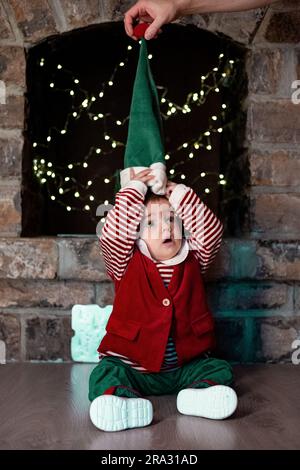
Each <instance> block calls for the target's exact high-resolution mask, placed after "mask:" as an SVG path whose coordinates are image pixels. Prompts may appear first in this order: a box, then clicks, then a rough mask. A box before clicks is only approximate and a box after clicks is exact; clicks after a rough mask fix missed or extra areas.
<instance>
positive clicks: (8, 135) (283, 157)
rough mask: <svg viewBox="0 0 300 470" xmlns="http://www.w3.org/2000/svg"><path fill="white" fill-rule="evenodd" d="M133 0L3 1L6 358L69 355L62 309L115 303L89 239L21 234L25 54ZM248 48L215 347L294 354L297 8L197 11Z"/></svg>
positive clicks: (111, 16) (0, 67)
mask: <svg viewBox="0 0 300 470" xmlns="http://www.w3.org/2000/svg"><path fill="white" fill-rule="evenodd" d="M130 3H131V2H126V1H121V2H119V1H108V0H107V1H102V2H95V1H93V0H80V1H79V0H77V1H69V0H49V1H46V0H32V1H30V2H23V1H21V0H9V1H8V0H0V80H3V82H4V83H5V87H6V102H5V104H0V339H2V340H4V341H5V342H6V349H7V360H9V361H28V360H39V361H43V360H50V361H55V360H64V361H69V360H70V339H71V336H72V330H71V326H70V309H71V307H72V305H74V304H76V303H83V304H87V303H97V304H99V305H100V306H104V305H105V304H108V303H112V300H113V286H112V284H111V282H110V281H109V278H108V277H107V275H106V274H105V271H104V265H103V261H102V259H101V257H100V256H99V248H98V245H97V240H96V238H93V237H86V238H79V237H74V238H65V239H63V238H52V237H44V238H32V239H30V238H22V237H20V234H21V219H22V213H21V189H22V186H21V170H22V149H23V134H22V131H23V129H24V125H25V124H24V102H25V101H24V100H25V96H24V93H25V92H26V84H25V51H26V49H28V48H30V47H33V46H34V45H35V44H37V43H38V42H40V41H42V40H43V39H45V38H47V37H49V36H52V35H57V34H61V33H64V32H67V31H71V30H72V29H74V28H80V27H85V26H88V25H91V24H98V23H101V22H103V21H115V20H121V19H122V14H123V12H124V11H125V10H126V9H127V7H128V5H129V4H130ZM181 23H182V24H188V23H193V24H195V25H197V26H198V27H200V28H204V29H207V30H208V31H211V32H213V33H215V34H223V35H226V36H227V37H229V38H230V39H233V40H234V41H236V42H238V43H240V44H242V45H244V47H245V48H246V49H247V50H248V54H247V57H248V58H247V74H248V80H249V95H248V98H247V100H246V102H245V103H244V106H245V109H246V110H247V113H248V120H247V140H246V142H245V146H246V147H247V149H248V159H249V167H250V172H251V186H250V187H249V188H248V189H249V199H250V214H249V221H250V229H249V232H247V233H244V234H243V235H242V237H241V238H239V239H226V240H224V243H223V245H222V248H221V250H220V253H219V254H218V257H217V259H216V261H215V263H214V266H213V268H212V269H211V271H210V272H209V275H208V277H207V282H208V284H207V288H208V296H209V302H210V304H211V306H212V308H213V309H214V312H215V315H216V321H217V330H218V336H219V350H220V352H221V353H223V354H225V356H226V357H227V358H228V359H232V360H235V361H242V362H251V361H290V358H291V353H292V349H291V344H292V341H293V340H294V339H296V338H297V337H299V335H300V316H299V313H300V289H299V286H300V247H299V229H300V222H299V220H300V218H299V215H300V193H299V184H298V181H299V177H298V175H299V168H300V150H299V143H300V105H295V104H293V103H292V102H291V93H292V90H291V84H292V82H293V81H294V80H296V79H300V7H299V2H298V1H293V0H292V1H291V0H290V1H285V2H278V3H276V4H274V5H273V6H272V7H270V8H263V9H259V10H254V11H250V12H242V13H231V14H214V15H212V14H211V15H195V16H191V17H188V18H184V19H183V20H182V21H181Z"/></svg>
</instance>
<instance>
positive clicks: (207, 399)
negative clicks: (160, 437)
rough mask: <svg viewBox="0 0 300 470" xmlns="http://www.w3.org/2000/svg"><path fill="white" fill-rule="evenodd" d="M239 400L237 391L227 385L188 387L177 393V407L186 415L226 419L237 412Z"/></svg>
mask: <svg viewBox="0 0 300 470" xmlns="http://www.w3.org/2000/svg"><path fill="white" fill-rule="evenodd" d="M237 401H238V400H237V395H236V393H235V391H234V390H233V389H232V388H231V387H227V386H226V385H213V386H211V387H207V388H186V389H184V390H181V391H180V392H179V393H178V395H177V409H178V411H179V412H180V413H182V414H184V415H192V416H201V417H202V418H210V419H225V418H228V417H229V416H231V415H232V414H233V413H234V412H235V410H236V407H237Z"/></svg>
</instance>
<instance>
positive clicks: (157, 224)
mask: <svg viewBox="0 0 300 470" xmlns="http://www.w3.org/2000/svg"><path fill="white" fill-rule="evenodd" d="M141 238H142V239H143V240H144V241H145V242H146V244H147V246H148V250H149V252H150V254H151V256H152V257H153V258H154V259H156V260H157V261H164V260H166V259H170V258H173V256H175V255H176V254H177V253H178V251H179V250H180V247H181V242H182V235H181V224H180V222H179V220H178V219H177V218H176V217H175V214H174V210H173V208H172V206H171V205H170V203H169V202H168V201H167V200H166V199H163V198H162V199H159V200H156V201H151V200H150V201H149V202H148V203H147V205H146V207H145V213H144V216H143V220H142V221H141Z"/></svg>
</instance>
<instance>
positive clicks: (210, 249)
mask: <svg viewBox="0 0 300 470" xmlns="http://www.w3.org/2000/svg"><path fill="white" fill-rule="evenodd" d="M169 202H170V204H171V205H172V207H173V208H174V210H175V213H176V215H177V216H178V217H180V219H181V220H182V222H183V225H184V229H185V230H187V231H188V232H189V233H188V234H187V235H186V238H187V240H188V243H189V246H190V249H191V250H193V253H194V255H195V257H196V258H197V260H198V261H199V263H200V266H201V272H202V273H205V272H206V271H207V269H208V267H209V266H210V264H211V263H212V261H213V260H214V258H215V256H216V254H217V252H218V251H219V248H220V245H221V241H222V235H223V231H224V227H223V224H222V222H221V221H220V220H219V219H218V218H217V217H216V215H215V214H214V213H213V212H212V211H211V210H210V209H209V208H208V207H207V206H206V204H204V202H202V201H201V200H200V198H199V197H198V195H197V194H196V193H195V192H194V191H193V189H192V188H190V187H188V186H186V185H184V184H177V185H176V186H175V188H174V190H173V191H172V193H171V195H170V198H169Z"/></svg>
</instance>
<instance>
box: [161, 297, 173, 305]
mask: <svg viewBox="0 0 300 470" xmlns="http://www.w3.org/2000/svg"><path fill="white" fill-rule="evenodd" d="M162 303H163V305H164V306H165V307H168V306H169V305H170V303H171V302H170V300H169V299H167V298H166V299H163V301H162Z"/></svg>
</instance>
